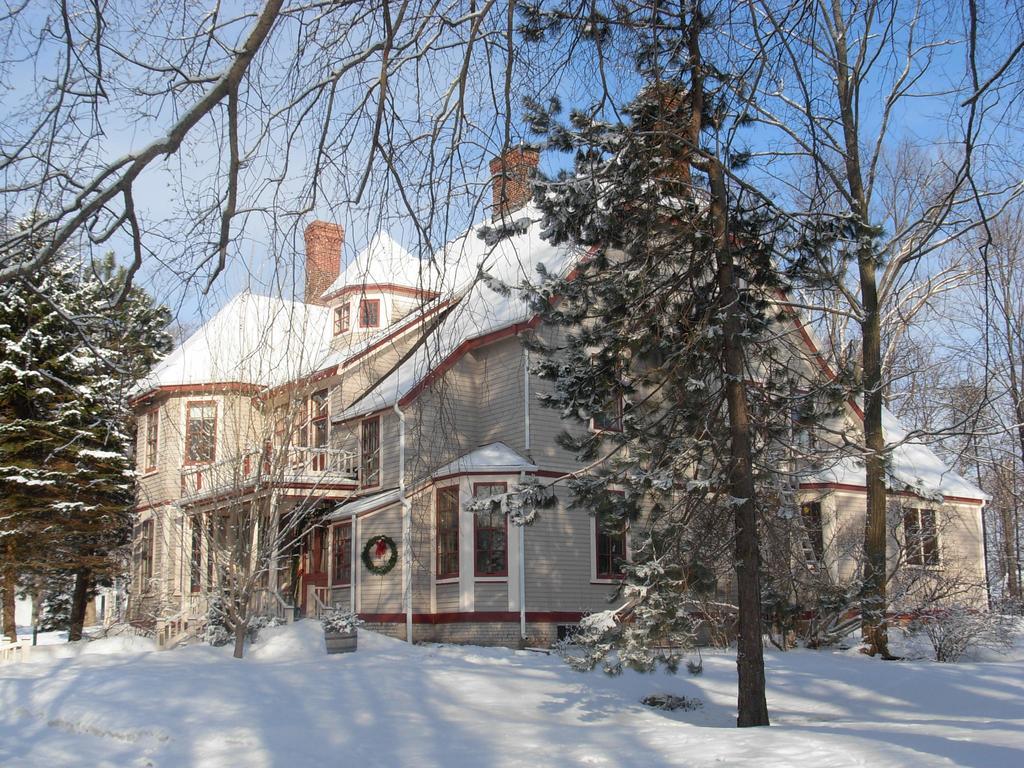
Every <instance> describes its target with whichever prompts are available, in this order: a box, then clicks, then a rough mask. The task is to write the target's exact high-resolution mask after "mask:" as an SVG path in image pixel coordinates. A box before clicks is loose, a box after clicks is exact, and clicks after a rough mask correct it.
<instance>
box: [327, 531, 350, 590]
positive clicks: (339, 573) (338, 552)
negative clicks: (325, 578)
mask: <svg viewBox="0 0 1024 768" xmlns="http://www.w3.org/2000/svg"><path fill="white" fill-rule="evenodd" d="M331 547H332V552H331V567H332V569H333V570H332V571H331V573H332V574H333V576H332V579H331V583H332V584H334V585H335V586H341V587H345V586H348V585H349V584H351V583H352V521H351V520H346V521H345V522H344V523H341V524H339V525H336V526H334V536H333V539H332V542H331Z"/></svg>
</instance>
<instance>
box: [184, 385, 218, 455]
mask: <svg viewBox="0 0 1024 768" xmlns="http://www.w3.org/2000/svg"><path fill="white" fill-rule="evenodd" d="M186 409H187V414H186V417H185V463H186V464H204V463H206V462H210V461H213V460H214V457H215V456H216V451H217V448H216V443H217V404H216V403H215V402H213V401H212V400H211V401H207V402H201V403H188V405H187V406H186Z"/></svg>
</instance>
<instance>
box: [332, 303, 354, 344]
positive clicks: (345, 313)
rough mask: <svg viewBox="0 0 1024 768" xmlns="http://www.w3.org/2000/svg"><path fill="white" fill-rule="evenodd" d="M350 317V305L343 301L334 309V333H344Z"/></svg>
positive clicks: (347, 327)
mask: <svg viewBox="0 0 1024 768" xmlns="http://www.w3.org/2000/svg"><path fill="white" fill-rule="evenodd" d="M351 319H352V306H351V305H350V304H349V303H348V302H345V303H344V304H342V305H341V306H340V307H336V308H335V310H334V335H335V336H337V335H339V334H342V333H345V332H346V331H348V329H349V323H350V322H351Z"/></svg>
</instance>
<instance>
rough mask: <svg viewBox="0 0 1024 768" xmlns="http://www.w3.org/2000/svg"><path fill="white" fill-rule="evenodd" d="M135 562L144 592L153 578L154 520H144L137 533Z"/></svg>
mask: <svg viewBox="0 0 1024 768" xmlns="http://www.w3.org/2000/svg"><path fill="white" fill-rule="evenodd" d="M135 562H136V567H137V568H138V574H139V581H140V582H142V584H141V587H142V589H143V590H145V589H146V588H147V586H148V585H147V584H146V582H147V581H149V579H151V578H152V577H153V520H152V519H150V520H143V521H142V522H141V523H139V526H138V528H137V529H136V531H135Z"/></svg>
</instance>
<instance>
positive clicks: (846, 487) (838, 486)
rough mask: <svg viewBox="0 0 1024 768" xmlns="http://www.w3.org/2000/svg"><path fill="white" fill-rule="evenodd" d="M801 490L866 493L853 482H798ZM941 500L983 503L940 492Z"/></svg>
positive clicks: (911, 494)
mask: <svg viewBox="0 0 1024 768" xmlns="http://www.w3.org/2000/svg"><path fill="white" fill-rule="evenodd" d="M800 490H801V491H847V492H850V493H867V489H866V488H865V487H864V486H863V485H854V484H853V483H800ZM886 495H887V496H904V497H907V498H911V499H926V497H924V496H921V495H920V494H917V493H914V492H913V491H892V490H887V491H886ZM942 500H943V501H951V502H954V503H957V504H984V503H985V502H984V500H983V499H972V498H970V497H969V496H946V495H945V494H942Z"/></svg>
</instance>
